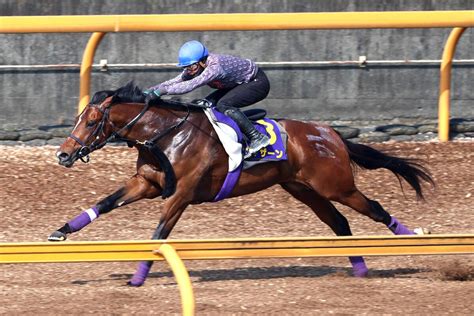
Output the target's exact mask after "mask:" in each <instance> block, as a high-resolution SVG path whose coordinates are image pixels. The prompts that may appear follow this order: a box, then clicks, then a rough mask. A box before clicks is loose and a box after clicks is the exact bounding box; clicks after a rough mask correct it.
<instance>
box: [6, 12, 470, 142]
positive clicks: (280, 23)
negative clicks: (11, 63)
mask: <svg viewBox="0 0 474 316" xmlns="http://www.w3.org/2000/svg"><path fill="white" fill-rule="evenodd" d="M471 26H474V11H469V10H464V11H462V10H459V11H403V12H337V13H336V12H331V13H313V12H308V13H247V14H197V15H196V14H165V15H109V16H48V17H44V16H32V17H25V16H22V17H21V16H20V17H0V32H3V33H25V32H96V33H94V35H93V36H92V38H91V40H90V41H89V44H88V46H87V48H86V51H85V53H84V57H83V64H82V66H81V83H80V101H79V111H81V110H82V108H83V107H84V106H85V105H86V104H87V102H88V100H89V99H90V91H89V89H90V72H91V69H92V61H93V56H94V53H95V50H96V48H97V45H98V44H99V43H100V40H101V39H102V37H103V36H104V33H103V32H143V31H210V30H212V31H229V30H291V29H354V28H358V29H361V28H362V29H363V28H435V27H458V28H459V29H461V28H466V27H471ZM453 34H459V35H457V36H456V37H455V40H448V43H447V46H448V45H449V46H450V48H449V49H448V48H445V52H446V54H444V55H443V64H442V66H441V72H440V73H441V76H442V78H441V80H440V97H439V116H438V118H439V133H440V135H439V136H440V140H442V141H446V140H448V138H449V91H450V90H449V83H450V78H451V76H450V71H451V67H450V65H451V62H452V57H453V53H451V54H449V52H454V48H455V45H456V43H457V40H458V39H459V37H460V34H462V32H459V31H457V32H456V33H453ZM446 95H447V99H446Z"/></svg>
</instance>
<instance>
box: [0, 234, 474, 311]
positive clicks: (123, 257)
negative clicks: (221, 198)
mask: <svg viewBox="0 0 474 316" xmlns="http://www.w3.org/2000/svg"><path fill="white" fill-rule="evenodd" d="M440 254H474V234H462V235H428V236H369V237H337V238H327V237H320V238H252V239H249V238H239V239H206V240H156V241H151V240H146V241H109V242H101V241H99V242H63V243H46V242H38V243H0V263H35V262H84V261H142V260H166V261H167V262H168V264H169V265H170V266H171V269H172V271H173V274H174V275H175V278H176V280H177V283H178V286H179V290H180V294H181V304H182V311H183V315H186V316H187V315H194V309H195V300H194V294H193V289H192V284H191V280H190V279H189V274H188V272H187V270H186V267H185V266H184V264H183V262H182V261H181V258H182V259H241V258H276V257H279V258H283V257H325V256H382V255H384V256H386V255H440Z"/></svg>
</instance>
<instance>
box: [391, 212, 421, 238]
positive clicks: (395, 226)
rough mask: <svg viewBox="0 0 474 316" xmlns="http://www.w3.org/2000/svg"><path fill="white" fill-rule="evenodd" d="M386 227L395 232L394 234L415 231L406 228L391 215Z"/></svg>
mask: <svg viewBox="0 0 474 316" xmlns="http://www.w3.org/2000/svg"><path fill="white" fill-rule="evenodd" d="M388 228H389V229H390V230H391V231H392V232H393V233H394V234H395V235H415V233H414V232H413V231H411V230H409V229H408V228H406V227H405V226H404V225H403V224H402V223H400V222H399V221H398V219H396V218H395V217H393V216H392V221H391V222H390V225H388Z"/></svg>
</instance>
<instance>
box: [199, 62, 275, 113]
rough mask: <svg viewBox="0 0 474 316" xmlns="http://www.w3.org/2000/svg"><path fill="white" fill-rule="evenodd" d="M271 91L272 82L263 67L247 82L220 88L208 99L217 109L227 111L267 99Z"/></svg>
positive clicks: (222, 111)
mask: <svg viewBox="0 0 474 316" xmlns="http://www.w3.org/2000/svg"><path fill="white" fill-rule="evenodd" d="M269 91H270V82H269V81H268V78H267V76H266V75H265V73H264V72H263V70H262V69H258V71H257V74H256V75H255V78H254V79H252V80H251V81H249V82H247V83H243V84H240V85H238V86H235V87H234V88H230V89H220V90H216V91H214V92H213V93H211V94H209V95H208V96H207V97H206V99H207V100H209V101H211V102H212V104H215V106H216V109H217V110H218V111H219V112H221V113H225V111H226V110H229V109H232V108H241V107H244V106H248V105H252V104H254V103H257V102H259V101H262V100H263V99H265V98H266V97H267V95H268V92H269Z"/></svg>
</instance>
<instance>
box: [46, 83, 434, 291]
mask: <svg viewBox="0 0 474 316" xmlns="http://www.w3.org/2000/svg"><path fill="white" fill-rule="evenodd" d="M278 122H279V124H281V126H282V127H283V128H284V130H285V131H286V133H287V135H288V138H287V160H285V161H278V162H268V163H264V164H259V165H256V166H253V167H251V168H249V169H247V170H244V171H242V174H241V176H240V178H239V180H238V182H237V184H236V186H235V187H234V189H233V191H232V192H231V194H230V196H229V197H236V196H240V195H245V194H250V193H254V192H257V191H261V190H264V189H266V188H269V187H271V186H272V185H275V184H279V185H281V187H282V188H283V189H284V190H286V191H287V192H288V193H290V194H291V195H292V196H293V197H295V198H296V199H297V200H299V201H301V202H302V203H304V204H306V205H307V206H309V207H310V208H311V209H312V210H313V212H314V213H315V214H316V215H317V217H319V219H320V220H321V221H323V222H324V223H326V224H327V225H328V226H329V227H330V228H331V229H332V230H333V231H334V233H335V234H336V235H337V236H349V235H352V233H351V230H350V227H349V224H348V221H347V219H346V218H345V217H344V216H343V215H342V214H341V213H340V212H339V211H338V210H337V209H336V207H335V206H334V205H333V203H332V201H336V202H339V203H341V204H343V205H347V206H349V207H350V208H352V209H354V210H356V211H357V212H359V213H361V214H363V215H365V216H368V217H369V218H371V219H373V220H374V221H375V222H379V223H383V224H384V225H386V226H387V227H388V228H389V229H390V230H391V231H392V232H393V233H394V234H414V232H413V231H412V230H409V229H408V228H407V227H405V226H404V225H403V224H401V223H400V222H399V221H398V220H397V219H396V218H395V217H393V216H391V215H390V214H389V213H388V212H387V211H385V210H384V208H383V207H382V206H381V205H380V204H379V203H378V202H377V201H374V200H371V199H369V198H367V197H366V196H365V195H364V194H362V193H361V192H360V191H359V190H358V189H357V187H356V186H355V183H354V176H353V171H354V170H353V168H354V167H355V166H356V165H358V166H359V167H362V168H365V169H370V170H373V169H379V168H385V169H388V170H390V171H391V172H393V173H394V174H395V175H396V176H397V178H398V179H399V181H400V182H401V179H402V178H403V179H404V180H406V182H408V184H409V185H410V186H411V187H412V188H413V189H414V190H415V192H416V195H417V197H419V198H421V199H423V193H422V183H423V182H427V183H429V184H431V185H433V186H434V181H433V179H432V177H431V176H430V174H429V171H428V170H427V169H426V167H424V166H423V165H422V164H421V162H419V161H418V160H414V159H408V158H400V157H395V156H391V155H389V154H386V153H383V152H381V151H379V150H376V149H374V148H372V147H370V146H367V145H363V144H356V143H352V142H350V141H348V140H345V139H344V138H342V137H341V136H340V135H339V134H338V133H337V132H336V131H335V130H334V129H332V128H331V127H329V126H327V125H324V124H318V123H315V122H303V121H297V120H288V119H280V120H278ZM112 139H118V140H122V141H126V142H127V143H128V144H129V146H134V147H135V148H136V149H137V150H138V159H137V163H136V173H135V174H134V175H133V176H132V177H131V178H130V179H129V180H128V181H127V182H126V183H125V185H124V186H122V187H120V188H119V189H118V190H117V191H115V192H114V193H112V194H111V195H109V196H107V197H106V198H104V199H102V200H101V201H99V202H98V203H97V204H96V205H94V206H93V207H91V208H89V209H87V210H85V211H84V212H82V213H81V214H79V215H78V216H77V217H75V218H74V219H72V220H71V221H69V222H68V223H67V224H65V225H64V226H62V227H61V228H59V229H58V230H57V231H55V232H53V233H52V234H51V235H50V236H49V238H48V240H50V241H62V240H65V239H66V238H67V235H68V234H71V233H73V232H76V231H78V230H80V229H82V228H83V227H85V226H86V225H88V224H89V223H91V222H92V221H93V220H94V219H96V218H97V217H99V216H101V215H102V214H105V213H108V212H110V211H111V210H113V209H115V208H118V207H121V206H124V205H127V204H130V203H133V202H135V201H138V200H141V199H144V198H146V199H153V198H156V197H159V196H162V197H163V198H164V199H165V202H164V205H163V209H162V210H161V217H160V220H159V223H158V226H157V228H156V230H155V231H154V233H153V235H152V239H166V238H167V237H168V235H169V234H170V233H171V230H172V229H173V227H174V226H175V225H176V223H177V221H178V220H179V218H180V216H181V215H182V213H183V211H184V210H185V209H186V207H187V206H188V205H190V204H199V203H203V202H212V201H213V199H214V197H215V196H216V194H217V193H218V192H219V190H220V188H221V186H222V184H223V182H224V179H225V178H226V175H227V172H228V156H227V154H226V152H225V151H224V148H223V146H222V145H221V143H220V141H219V139H218V137H217V135H216V132H215V131H214V129H213V128H212V127H211V124H210V122H209V120H208V118H207V117H206V115H205V114H204V112H203V110H202V109H201V108H196V107H193V106H191V105H190V104H189V103H183V102H178V101H172V100H162V99H160V100H158V101H157V102H156V104H151V105H150V104H145V103H144V96H143V94H142V91H141V90H140V89H139V88H138V87H136V86H135V85H134V84H133V82H131V83H129V84H127V85H126V86H124V87H121V88H119V89H117V90H115V91H112V90H110V91H100V92H97V93H96V94H95V95H94V96H93V98H92V100H91V102H90V103H89V104H88V105H87V106H86V107H85V109H84V110H83V111H82V113H81V114H80V115H78V116H77V118H76V124H75V126H74V128H73V130H72V132H71V134H70V136H69V137H68V138H67V139H66V140H65V141H64V143H63V144H62V145H61V146H60V147H59V149H58V151H57V153H56V155H57V158H58V160H59V164H60V165H63V166H65V167H71V166H72V165H73V164H74V162H75V161H76V160H78V159H81V160H83V161H84V160H85V159H88V157H89V154H90V153H91V152H93V151H94V150H97V149H99V148H102V147H103V146H105V145H106V144H107V143H108V142H109V141H111V140H112ZM349 259H350V262H351V264H352V267H353V274H354V276H358V277H364V276H366V275H367V273H368V269H367V266H366V265H365V262H364V259H363V258H362V257H349ZM152 263H153V262H152V261H149V262H140V263H139V265H138V269H137V271H136V272H135V274H134V276H133V277H132V279H131V280H130V281H129V282H128V284H129V285H131V286H141V285H143V283H144V282H145V279H146V276H147V275H148V273H149V270H150V268H151V266H152Z"/></svg>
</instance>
